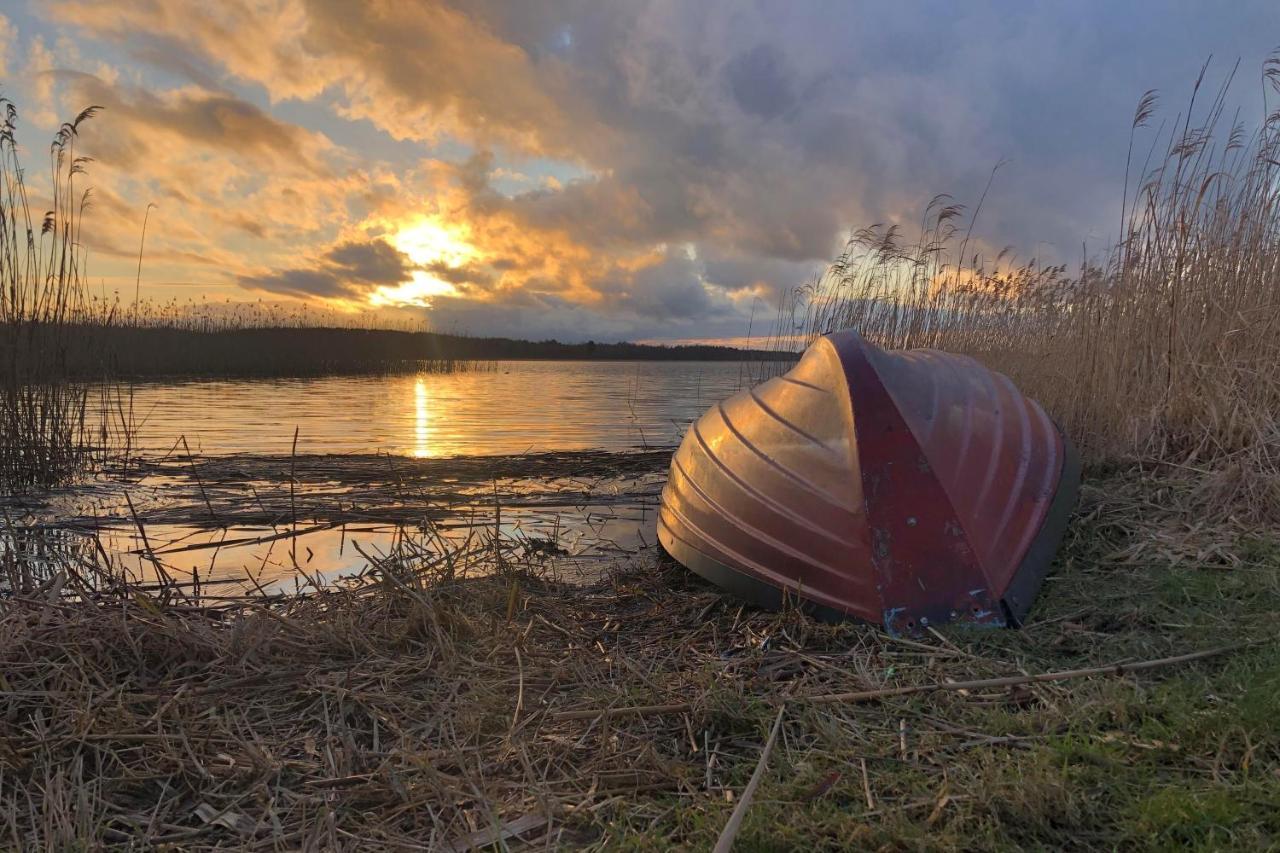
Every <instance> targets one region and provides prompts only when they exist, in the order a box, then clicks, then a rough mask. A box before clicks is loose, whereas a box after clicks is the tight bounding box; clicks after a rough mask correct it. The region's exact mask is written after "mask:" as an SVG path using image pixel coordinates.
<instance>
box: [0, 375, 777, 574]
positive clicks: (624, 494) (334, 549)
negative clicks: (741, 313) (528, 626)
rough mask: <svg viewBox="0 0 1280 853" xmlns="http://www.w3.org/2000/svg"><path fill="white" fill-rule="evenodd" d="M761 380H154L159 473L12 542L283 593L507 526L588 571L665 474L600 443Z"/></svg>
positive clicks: (50, 506) (650, 427)
mask: <svg viewBox="0 0 1280 853" xmlns="http://www.w3.org/2000/svg"><path fill="white" fill-rule="evenodd" d="M752 368H753V365H748V364H741V363H737V362H653V361H645V362H604V361H513V362H497V363H493V364H491V365H486V366H485V367H484V368H483V369H480V370H474V371H467V372H460V373H453V374H430V373H423V374H416V375H415V374H400V375H392V376H361V377H321V378H309V379H289V380H260V379H246V380H200V381H195V380H182V381H172V382H148V383H141V384H138V385H136V386H134V388H133V389H132V405H133V411H134V420H135V423H136V424H137V427H136V430H135V435H134V448H135V453H136V455H139V456H141V457H143V459H144V460H148V459H149V460H153V461H152V462H146V461H144V462H143V465H142V467H141V468H137V467H136V465H135V469H134V471H133V473H132V474H129V475H128V476H126V477H124V478H118V477H100V478H97V479H95V480H94V481H93V482H90V483H85V484H83V485H81V486H78V487H75V488H72V489H68V490H62V491H61V492H60V493H58V494H56V495H54V496H51V497H50V498H49V499H48V501H47V502H44V503H43V505H41V506H24V507H10V508H9V509H8V510H7V512H9V513H10V514H11V515H12V517H14V518H15V519H16V520H20V522H21V523H20V525H19V529H15V531H14V532H13V534H12V535H10V534H6V535H3V536H0V553H2V552H4V551H6V550H15V551H18V552H22V553H29V554H31V553H41V552H42V551H43V552H54V551H67V550H71V551H75V550H76V549H79V550H80V551H81V552H84V554H92V553H93V552H95V551H97V550H99V549H101V550H102V551H104V552H105V553H108V554H110V555H111V559H112V561H113V562H114V563H115V564H116V565H117V566H118V567H119V568H120V570H122V571H124V572H125V573H126V574H128V575H130V576H132V577H135V578H140V579H143V580H147V579H154V578H155V576H156V572H155V563H156V561H157V560H160V561H162V562H163V563H164V565H165V567H166V571H167V572H168V573H169V574H171V575H173V576H175V577H193V578H194V577H196V576H197V575H198V576H199V577H200V578H202V579H204V580H205V581H206V582H208V581H218V582H224V583H231V582H237V583H239V582H244V583H251V584H252V586H253V587H254V588H257V589H264V588H265V589H269V590H276V591H279V590H287V589H292V588H297V586H298V584H299V583H300V582H304V583H307V584H311V585H316V584H323V583H329V582H335V581H338V580H341V579H342V578H344V577H348V576H350V575H353V574H359V573H360V572H361V571H362V570H363V569H364V567H365V566H366V565H367V564H368V562H369V560H368V559H366V556H365V555H366V554H373V555H377V554H386V553H390V552H391V551H392V550H393V549H395V548H396V547H398V544H397V543H399V542H401V540H402V537H403V536H404V535H405V531H406V530H409V531H410V532H413V531H419V532H420V531H423V530H429V531H431V534H432V535H438V536H440V537H442V538H443V539H445V540H450V541H453V542H455V543H461V542H465V541H470V540H471V538H472V537H473V536H474V534H475V531H477V530H479V531H484V532H486V535H487V532H488V531H490V530H493V529H495V526H498V527H500V529H501V532H502V536H503V537H504V538H505V539H507V540H508V541H512V542H517V543H519V542H527V543H532V544H534V545H536V543H538V542H542V541H554V543H555V545H556V548H557V549H558V551H559V553H561V554H563V555H564V559H561V560H560V561H559V563H558V565H561V566H562V567H564V568H565V569H566V570H567V571H570V572H573V571H579V570H580V571H581V572H582V573H583V575H584V576H589V575H590V574H591V573H592V572H595V571H598V569H599V567H600V566H601V565H602V564H604V563H612V562H614V561H616V560H618V559H624V558H625V557H626V556H627V555H629V554H630V553H633V552H634V551H635V550H637V549H639V548H643V547H645V546H647V545H650V544H652V543H653V541H654V531H653V525H654V520H653V519H654V515H653V513H654V510H655V508H656V504H657V500H658V495H659V492H660V490H661V488H662V483H663V482H664V481H665V478H666V465H667V461H666V459H667V457H666V454H665V453H650V454H639V455H636V454H631V455H629V456H628V457H626V459H627V460H629V461H617V460H615V458H613V457H609V456H604V455H601V454H599V453H592V451H609V452H614V451H637V450H642V449H645V448H671V447H672V446H674V445H675V444H677V443H678V442H679V440H680V438H681V437H682V436H683V434H684V431H685V429H686V428H687V427H688V425H689V423H690V422H691V421H693V420H694V419H696V418H698V417H699V416H700V415H701V414H702V413H703V412H704V411H706V409H707V408H708V407H709V406H711V405H712V404H714V403H715V402H716V401H718V400H720V399H723V398H724V397H726V396H729V395H730V394H732V393H734V392H735V391H737V390H738V389H739V388H740V387H742V386H743V384H745V383H748V382H749V378H748V377H749V376H750V375H751V373H752ZM295 429H296V430H297V434H298V440H297V460H296V462H297V466H296V470H295V459H294V452H293V451H294V448H293V441H294V431H295ZM182 437H185V438H186V440H187V444H188V445H189V447H190V450H191V453H192V456H193V457H194V459H193V458H192V457H188V455H187V453H186V450H185V449H184V448H182V447H181V446H180V445H179V442H180V439H181V438H182ZM175 445H178V446H177V447H176V451H175ZM370 454H382V455H380V456H377V457H371V456H370ZM517 454H519V455H522V456H519V457H516V456H515V455H517ZM525 454H533V455H531V456H524V455H525ZM539 454H540V455H539ZM451 457H486V458H487V457H492V461H491V462H489V463H486V462H484V461H483V460H476V459H474V458H472V459H470V460H468V459H458V460H452V459H451ZM195 459H199V460H200V462H199V465H200V466H202V467H204V472H203V473H199V472H198V471H197V470H196V469H197V465H196V462H195ZM617 459H621V457H618V458H617ZM156 460H158V461H156ZM126 495H127V496H128V500H126ZM130 502H131V504H132V506H131V505H130ZM357 507H358V510H357V509H356V508H357ZM498 507H501V508H502V509H501V512H499V511H498V509H497V508H498ZM23 528H25V529H26V530H27V531H29V532H28V533H20V529H23ZM143 530H145V531H146V536H145V537H144V536H143V535H142V534H143ZM575 566H576V567H577V568H575ZM250 578H252V580H251V581H250V580H249V579H250Z"/></svg>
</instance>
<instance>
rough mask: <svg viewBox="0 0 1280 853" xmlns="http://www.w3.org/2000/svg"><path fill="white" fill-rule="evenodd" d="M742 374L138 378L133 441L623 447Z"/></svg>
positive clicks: (386, 447) (667, 431)
mask: <svg viewBox="0 0 1280 853" xmlns="http://www.w3.org/2000/svg"><path fill="white" fill-rule="evenodd" d="M745 375H746V372H745V371H744V370H743V368H742V366H740V365H739V364H737V363H729V362H564V361H560V362H528V361H526V362H499V363H497V364H496V365H494V366H493V369H489V370H481V371H475V372H469V373H458V374H453V375H440V374H424V375H421V376H411V375H406V376H384V377H327V378H320V379H293V380H269V381H263V380H234V381H184V382H172V383H154V384H147V385H142V386H139V387H138V389H137V391H136V392H135V399H134V408H135V410H136V411H139V412H141V413H142V414H143V415H144V417H145V421H144V423H143V425H142V429H141V432H140V435H139V436H138V441H139V442H140V444H141V445H142V447H143V449H144V450H146V451H150V452H157V453H164V452H165V451H167V450H168V449H169V448H170V447H172V446H173V444H174V442H175V441H176V440H177V438H178V437H179V436H181V435H184V434H185V435H186V436H187V439H188V441H189V442H190V444H191V447H192V450H193V451H195V452H201V453H206V454H217V453H282V454H288V453H289V451H290V444H291V440H292V437H293V428H294V427H295V426H297V427H298V428H299V440H298V451H299V452H300V453H353V452H354V453H369V452H385V453H393V454H398V455H405V456H417V457H438V456H454V455H470V454H504V453H524V452H527V451H551V450H584V449H590V448H599V449H604V450H626V449H631V448H634V447H637V446H641V445H650V446H665V445H672V444H675V443H677V442H678V441H679V439H680V437H681V435H682V433H683V430H684V428H685V427H686V426H687V425H688V423H689V422H690V421H691V420H692V419H694V418H696V417H698V416H699V415H701V414H702V412H704V411H705V410H706V408H707V407H708V406H709V405H711V403H713V402H715V401H716V400H719V399H722V398H724V397H726V396H728V395H729V394H732V393H733V392H734V391H736V390H737V389H738V387H739V383H740V381H741V380H742V379H743V377H744V376H745Z"/></svg>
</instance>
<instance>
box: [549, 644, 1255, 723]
mask: <svg viewBox="0 0 1280 853" xmlns="http://www.w3.org/2000/svg"><path fill="white" fill-rule="evenodd" d="M1251 645H1256V643H1252V642H1248V643H1233V644H1231V645H1229V646H1218V647H1216V648H1212V649H1205V650H1203V651H1199V652H1190V653H1189V654H1185V655H1175V656H1174V657H1167V658H1156V659H1154V660H1144V661H1134V662H1132V663H1126V662H1124V661H1119V662H1117V663H1112V664H1107V665H1106V666H1094V667H1088V668H1086V669H1066V670H1059V671H1058V672H1042V673H1038V674H1036V675H1011V676H1006V677H1004V678H980V679H976V680H974V681H937V682H931V683H929V684H913V685H910V686H908V687H884V688H880V689H878V690H859V691H854V692H851V693H820V694H818V695H816V696H793V697H791V700H790V701H793V702H809V703H812V704H815V705H827V704H834V703H840V702H849V703H854V702H870V701H874V700H877V699H888V698H891V697H894V696H911V695H913V694H916V693H932V692H935V691H955V690H981V689H984V688H988V687H1014V686H1016V685H1019V684H1038V683H1043V682H1051V681H1068V680H1070V679H1073V678H1087V677H1089V676H1091V675H1124V674H1125V673H1128V672H1141V671H1143V670H1148V669H1157V668H1159V667H1164V666H1174V665H1176V664H1180V663H1190V662H1191V661H1196V660H1203V659H1204V658H1211V657H1217V656H1218V655H1224V654H1227V653H1228V652H1234V651H1237V650H1239V649H1242V648H1245V647H1246V646H1251ZM691 710H693V704H692V703H691V702H675V703H672V704H670V705H633V706H629V707H621V708H594V709H592V710H584V711H560V712H557V713H555V714H548V715H547V719H549V720H557V721H558V720H591V719H595V718H596V717H620V716H630V715H638V716H643V715H646V714H681V713H685V712H687V711H691Z"/></svg>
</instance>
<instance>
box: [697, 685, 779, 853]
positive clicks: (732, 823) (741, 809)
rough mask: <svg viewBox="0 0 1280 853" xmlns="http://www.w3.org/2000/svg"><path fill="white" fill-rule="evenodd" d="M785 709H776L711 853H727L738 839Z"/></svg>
mask: <svg viewBox="0 0 1280 853" xmlns="http://www.w3.org/2000/svg"><path fill="white" fill-rule="evenodd" d="M786 709H787V704H786V703H785V702H783V703H782V705H780V706H779V707H778V716H776V717H774V719H773V729H772V730H770V732H769V740H767V741H766V742H765V745H764V751H762V752H761V753H760V760H759V761H758V762H756V770H755V772H754V773H752V774H751V781H750V782H748V783H747V787H746V788H745V789H743V791H742V797H741V798H740V799H739V800H738V805H737V806H735V807H734V809H733V814H731V815H729V822H728V823H726V824H725V825H724V829H723V830H721V832H720V839H719V840H718V841H717V842H716V846H715V849H714V851H713V853H729V851H730V850H732V849H733V839H735V838H737V837H738V830H739V829H740V828H741V827H742V819H743V818H745V817H746V816H747V809H749V808H751V799H752V797H754V796H755V794H756V788H757V787H759V785H760V779H761V778H762V777H763V776H764V768H765V765H767V764H768V763H769V753H771V752H773V745H774V743H776V742H777V740H778V730H779V729H781V728H782V713H783V712H784V711H785V710H786Z"/></svg>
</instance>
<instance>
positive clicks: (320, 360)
mask: <svg viewBox="0 0 1280 853" xmlns="http://www.w3.org/2000/svg"><path fill="white" fill-rule="evenodd" d="M25 334H30V330H24V335H25ZM15 337H16V335H15V329H14V328H12V327H9V328H6V327H3V326H0V338H7V340H5V341H3V343H5V344H8V343H11V342H13V340H14V338H15ZM67 337H68V338H69V341H70V345H69V346H66V347H65V350H64V352H65V355H64V357H65V359H66V368H67V372H68V373H69V374H71V375H74V376H81V377H86V378H90V377H101V376H104V375H108V376H113V377H160V376H209V377H216V376H318V375H328V374H365V373H393V372H399V371H406V370H431V371H440V372H448V371H452V370H459V369H462V370H465V369H467V368H468V367H471V366H474V365H475V364H476V363H478V362H487V361H497V360H508V359H556V360H572V359H599V360H646V361H680V360H689V361H744V360H746V361H775V360H787V359H793V358H795V356H794V354H791V353H782V352H774V351H768V350H743V349H735V348H733V347H725V346H703V345H692V346H689V345H682V346H652V345H646V344H631V343H597V342H594V341H588V342H587V343H581V344H567V343H561V342H559V341H521V340H515V339H512V338H473V337H467V336H464V335H450V334H440V333H436V332H413V331H396V330H388V329H358V328H357V329H344V328H245V329H218V330H211V331H197V330H192V329H187V328H181V327H176V328H175V327H164V326H132V325H115V326H107V325H98V324H85V325H79V326H76V327H74V328H73V330H72V332H71V334H70V335H69V336H67ZM5 349H7V347H5V346H3V345H0V353H2V352H4V351H5Z"/></svg>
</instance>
